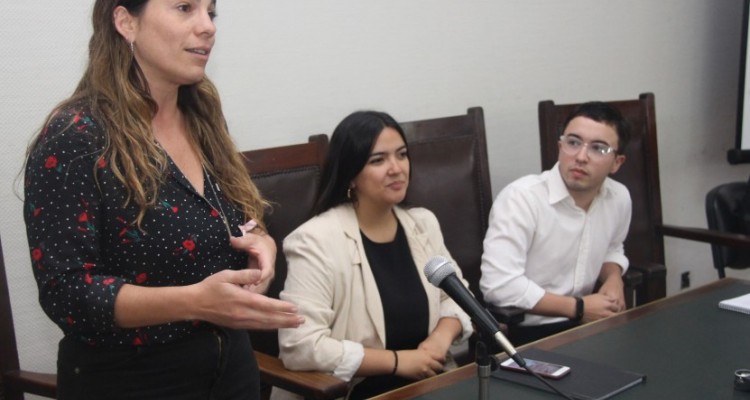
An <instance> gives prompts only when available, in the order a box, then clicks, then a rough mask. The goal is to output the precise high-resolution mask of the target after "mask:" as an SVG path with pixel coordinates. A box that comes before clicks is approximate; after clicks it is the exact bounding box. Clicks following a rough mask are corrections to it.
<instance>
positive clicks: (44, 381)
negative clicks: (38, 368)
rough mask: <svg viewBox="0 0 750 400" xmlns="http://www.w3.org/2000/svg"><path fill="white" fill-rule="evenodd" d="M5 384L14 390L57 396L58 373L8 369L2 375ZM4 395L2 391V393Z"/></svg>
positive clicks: (0, 395) (0, 394) (50, 396)
mask: <svg viewBox="0 0 750 400" xmlns="http://www.w3.org/2000/svg"><path fill="white" fill-rule="evenodd" d="M2 383H3V385H4V386H5V387H6V388H8V389H9V390H11V391H13V392H21V393H31V394H35V395H38V396H44V397H49V398H52V399H54V398H57V375H56V374H46V373H40V372H29V371H8V372H6V373H5V374H4V375H3V377H2ZM0 397H2V393H0Z"/></svg>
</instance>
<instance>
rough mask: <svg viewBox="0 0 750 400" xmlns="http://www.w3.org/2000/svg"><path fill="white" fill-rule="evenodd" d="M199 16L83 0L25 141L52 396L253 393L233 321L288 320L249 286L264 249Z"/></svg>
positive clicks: (153, 5)
mask: <svg viewBox="0 0 750 400" xmlns="http://www.w3.org/2000/svg"><path fill="white" fill-rule="evenodd" d="M215 16H216V1H215V0H213V1H212V0H190V1H177V0H97V1H96V2H95V4H94V12H93V34H92V36H91V39H90V43H89V62H88V66H87V68H86V71H85V73H84V75H83V77H82V79H81V81H80V82H79V84H78V87H77V88H76V90H75V92H74V94H73V95H72V96H71V97H70V98H69V99H67V100H65V101H63V102H62V103H61V104H60V105H58V106H57V107H56V108H55V109H54V110H53V111H52V112H51V113H50V115H49V117H48V118H47V121H46V123H45V126H44V128H43V129H42V131H41V133H40V134H39V135H38V136H37V137H36V138H35V139H34V141H33V142H32V144H31V146H30V147H29V152H28V157H27V161H26V170H25V199H24V204H25V207H24V218H25V221H26V230H27V235H28V240H29V247H30V250H31V254H32V264H33V269H34V274H35V277H36V280H37V284H38V286H39V301H40V303H41V305H42V308H43V309H44V311H45V312H46V313H47V315H48V316H49V317H50V318H51V319H52V320H53V321H54V322H55V323H57V324H58V325H59V326H60V328H61V329H62V330H63V333H64V338H63V339H62V340H61V342H60V346H59V353H58V371H57V372H58V398H59V399H89V398H91V399H190V398H195V399H255V398H258V397H259V376H258V370H257V364H256V362H255V360H254V358H253V352H252V347H251V345H250V342H249V338H248V335H247V333H246V332H245V330H246V329H258V328H263V329H273V328H280V327H284V328H290V327H296V326H299V325H300V324H301V323H302V322H303V318H302V317H301V316H299V315H298V314H297V308H296V306H294V305H292V304H291V303H288V302H284V301H280V300H275V299H271V298H267V297H265V296H264V295H263V294H262V293H263V292H264V291H265V289H266V287H267V286H268V283H269V282H270V281H271V279H272V278H273V275H274V270H273V268H274V267H273V266H274V260H275V256H276V247H275V245H274V242H273V240H272V239H271V238H270V237H269V236H268V235H267V234H266V233H265V229H264V226H263V225H262V223H261V222H260V221H262V217H263V211H264V208H265V205H266V204H265V202H264V201H263V199H262V198H261V197H260V195H259V193H258V191H257V189H256V188H255V186H254V185H253V183H252V182H251V181H250V178H249V175H248V174H247V172H246V170H245V168H244V165H243V163H242V160H241V158H240V155H239V153H238V151H237V149H236V148H235V146H234V144H233V142H232V140H231V138H230V136H229V133H228V131H227V125H226V122H225V120H224V115H223V113H222V109H221V103H220V101H219V96H218V93H217V91H216V88H215V87H214V85H213V84H212V83H211V82H210V81H209V80H208V78H206V76H205V67H206V63H207V62H208V59H209V56H210V54H211V49H212V47H213V45H214V41H215V38H216V26H215V25H214V21H213V20H214V17H215ZM255 221H258V223H256V222H255Z"/></svg>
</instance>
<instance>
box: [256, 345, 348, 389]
mask: <svg viewBox="0 0 750 400" xmlns="http://www.w3.org/2000/svg"><path fill="white" fill-rule="evenodd" d="M255 359H256V360H257V361H258V367H259V369H260V377H261V380H263V381H264V382H268V383H270V384H271V385H273V386H278V387H280V388H282V389H284V390H288V391H290V392H293V393H296V394H299V395H301V396H303V397H304V398H306V399H319V400H327V399H335V398H338V397H343V396H346V393H347V391H348V390H349V385H348V383H347V382H345V381H342V380H341V379H338V378H336V377H333V376H331V375H328V374H324V373H322V372H307V371H290V370H288V369H286V368H285V367H284V364H283V363H282V362H281V360H279V359H278V358H276V357H273V356H270V355H268V354H265V353H261V352H259V351H256V352H255Z"/></svg>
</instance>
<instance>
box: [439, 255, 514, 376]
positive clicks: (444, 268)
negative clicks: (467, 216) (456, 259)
mask: <svg viewBox="0 0 750 400" xmlns="http://www.w3.org/2000/svg"><path fill="white" fill-rule="evenodd" d="M424 274H425V276H426V277H427V280H428V281H429V282H430V283H431V284H432V285H433V286H436V287H439V288H440V289H443V291H444V292H445V293H447V294H448V296H450V298H451V299H453V301H455V302H456V304H458V305H459V307H461V308H462V309H463V310H464V311H465V312H466V313H467V314H469V317H471V320H472V321H474V323H475V324H476V325H477V326H478V327H479V329H480V330H481V331H482V332H483V333H485V334H487V335H488V337H494V338H495V340H496V341H497V343H498V344H500V346H501V347H502V348H503V350H504V351H505V353H506V354H508V356H510V357H511V358H512V359H513V360H514V361H515V362H516V363H517V364H518V365H520V366H522V367H524V366H525V365H526V361H525V360H524V359H523V357H521V356H520V355H519V354H518V352H516V349H515V348H514V347H513V345H512V344H511V343H510V341H508V339H507V338H506V337H505V335H503V333H502V332H500V324H499V323H498V322H497V320H495V318H494V317H493V316H492V314H490V313H489V311H487V310H486V309H485V308H484V307H482V305H481V304H479V302H478V301H477V299H476V298H474V296H473V295H472V294H471V292H469V289H467V288H466V286H464V284H463V283H462V282H461V280H460V279H458V276H456V271H455V270H454V267H453V264H452V263H451V262H450V261H449V260H448V259H447V258H445V257H441V256H435V257H432V258H431V259H430V261H428V262H427V265H425V267H424Z"/></svg>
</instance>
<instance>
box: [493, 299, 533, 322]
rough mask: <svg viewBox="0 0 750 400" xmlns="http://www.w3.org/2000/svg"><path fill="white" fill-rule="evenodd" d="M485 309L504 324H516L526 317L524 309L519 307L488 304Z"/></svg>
mask: <svg viewBox="0 0 750 400" xmlns="http://www.w3.org/2000/svg"><path fill="white" fill-rule="evenodd" d="M487 311H489V312H490V314H492V316H493V317H495V319H496V320H497V322H499V323H501V324H505V325H518V324H519V323H521V322H523V320H524V319H525V318H526V310H525V309H523V308H520V307H511V306H506V307H498V306H495V305H492V304H488V305H487Z"/></svg>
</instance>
